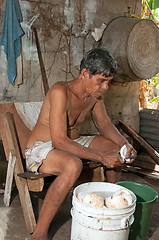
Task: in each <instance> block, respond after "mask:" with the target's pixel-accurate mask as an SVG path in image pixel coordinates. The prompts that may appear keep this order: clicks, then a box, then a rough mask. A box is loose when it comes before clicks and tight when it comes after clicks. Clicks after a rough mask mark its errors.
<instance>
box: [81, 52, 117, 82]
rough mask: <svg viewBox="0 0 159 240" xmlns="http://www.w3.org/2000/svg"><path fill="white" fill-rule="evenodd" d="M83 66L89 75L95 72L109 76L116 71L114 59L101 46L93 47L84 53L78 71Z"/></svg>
mask: <svg viewBox="0 0 159 240" xmlns="http://www.w3.org/2000/svg"><path fill="white" fill-rule="evenodd" d="M84 68H85V69H87V71H88V73H89V75H90V77H91V76H92V75H95V74H103V75H104V76H105V77H109V76H113V75H114V74H115V73H116V72H117V71H118V66H117V63H116V61H115V59H114V58H113V57H112V55H111V54H110V53H109V52H108V51H107V50H105V49H102V48H94V49H92V50H90V51H89V52H87V53H86V54H85V56H84V58H83V59H82V61H81V65H80V72H81V71H82V69H84Z"/></svg>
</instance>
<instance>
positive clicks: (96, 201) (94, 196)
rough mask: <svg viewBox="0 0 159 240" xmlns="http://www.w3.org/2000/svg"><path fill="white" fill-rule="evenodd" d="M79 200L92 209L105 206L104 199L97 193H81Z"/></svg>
mask: <svg viewBox="0 0 159 240" xmlns="http://www.w3.org/2000/svg"><path fill="white" fill-rule="evenodd" d="M77 198H78V199H79V200H80V201H81V202H83V203H85V204H87V205H89V206H92V207H100V208H102V207H103V206H104V198H103V197H102V196H101V195H100V194H98V193H95V192H90V193H83V192H80V193H79V194H78V196H77Z"/></svg>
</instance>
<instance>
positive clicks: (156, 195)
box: [116, 181, 158, 204]
mask: <svg viewBox="0 0 159 240" xmlns="http://www.w3.org/2000/svg"><path fill="white" fill-rule="evenodd" d="M118 183H130V184H132V185H137V186H141V187H144V188H147V189H149V190H151V191H152V192H153V193H154V198H153V199H152V200H149V201H146V202H142V201H138V200H137V201H136V203H139V204H140V203H142V204H147V203H151V202H154V201H156V200H157V199H158V192H157V191H156V190H155V189H154V188H152V187H150V186H148V185H145V184H143V183H138V182H133V181H119V182H117V183H116V184H117V185H120V184H118ZM120 186H123V185H120ZM124 187H125V186H124ZM125 188H126V187H125ZM129 190H130V189H129ZM131 191H132V190H131ZM134 194H135V193H134Z"/></svg>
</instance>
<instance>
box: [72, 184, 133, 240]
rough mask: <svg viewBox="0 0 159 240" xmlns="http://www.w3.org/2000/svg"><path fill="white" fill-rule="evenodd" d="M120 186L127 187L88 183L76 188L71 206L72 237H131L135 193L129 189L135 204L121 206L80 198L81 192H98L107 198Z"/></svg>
mask: <svg viewBox="0 0 159 240" xmlns="http://www.w3.org/2000/svg"><path fill="white" fill-rule="evenodd" d="M121 188H124V187H122V186H119V185H116V184H112V183H105V182H89V183H84V184H81V185H79V186H78V187H76V188H75V189H74V192H73V198H72V205H73V206H72V209H71V215H72V226H71V240H128V236H129V228H130V226H131V224H132V223H133V221H134V217H133V213H134V211H135V207H136V196H135V194H134V193H133V192H131V191H130V193H131V196H132V199H133V201H132V204H131V205H130V206H128V207H125V208H118V209H111V208H107V207H103V208H98V207H91V206H88V205H86V204H84V203H83V202H81V201H79V200H78V198H77V195H78V193H80V192H84V193H89V192H96V193H100V194H101V195H102V196H103V197H104V198H106V197H110V196H112V195H113V193H114V192H115V191H117V190H119V189H121ZM124 189H125V188H124Z"/></svg>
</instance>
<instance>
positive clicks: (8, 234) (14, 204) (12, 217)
mask: <svg viewBox="0 0 159 240" xmlns="http://www.w3.org/2000/svg"><path fill="white" fill-rule="evenodd" d="M2 155H3V153H2V152H1V153H0V156H1V157H0V170H1V172H0V216H1V217H0V240H25V239H29V238H28V237H29V235H28V233H27V230H26V227H25V223H24V218H23V213H22V209H21V205H20V201H19V196H18V193H17V189H16V187H13V191H12V198H11V205H10V207H4V204H3V195H4V194H3V189H4V183H5V171H6V166H7V165H6V161H4V160H3V159H2ZM121 180H122V181H134V182H138V183H143V184H146V185H148V186H150V187H152V188H154V189H155V190H156V191H157V192H158V193H159V180H156V179H153V178H148V177H146V176H143V175H139V174H136V173H130V172H123V173H122V178H121ZM47 185H48V183H46V186H47ZM45 193H46V191H43V193H40V194H32V195H31V196H32V202H33V205H34V210H35V213H36V216H38V212H39V209H40V207H41V205H42V202H43V198H44V196H45ZM72 193H73V188H72V190H71V191H70V194H69V196H68V198H67V199H66V201H65V203H64V204H63V207H62V208H61V210H60V211H59V213H58V214H57V216H56V217H55V219H54V220H53V222H52V223H51V226H50V229H49V240H52V239H53V240H69V239H70V233H71V215H70V209H71V206H72ZM158 215H159V201H158V200H157V201H156V202H155V203H154V206H153V213H152V217H151V221H150V226H149V229H148V233H147V240H148V239H149V240H158V239H159V220H158V219H159V216H158ZM112 240H113V239H112ZM114 240H116V239H114ZM134 240H135V239H134Z"/></svg>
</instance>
